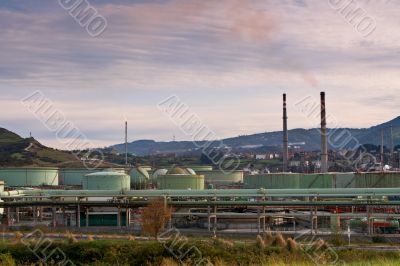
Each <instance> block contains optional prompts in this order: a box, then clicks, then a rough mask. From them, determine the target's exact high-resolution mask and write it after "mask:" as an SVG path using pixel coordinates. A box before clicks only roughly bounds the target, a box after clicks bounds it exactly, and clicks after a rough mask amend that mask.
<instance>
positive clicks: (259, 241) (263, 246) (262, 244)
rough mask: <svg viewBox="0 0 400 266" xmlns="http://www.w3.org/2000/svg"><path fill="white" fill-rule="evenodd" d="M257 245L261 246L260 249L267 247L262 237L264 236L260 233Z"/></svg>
mask: <svg viewBox="0 0 400 266" xmlns="http://www.w3.org/2000/svg"><path fill="white" fill-rule="evenodd" d="M256 246H257V247H258V248H260V249H263V248H265V243H264V240H263V239H262V237H261V236H260V235H257V238H256Z"/></svg>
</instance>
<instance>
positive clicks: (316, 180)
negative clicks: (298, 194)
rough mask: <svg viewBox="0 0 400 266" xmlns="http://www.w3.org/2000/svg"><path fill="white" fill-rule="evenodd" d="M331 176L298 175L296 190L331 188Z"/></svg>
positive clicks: (327, 174)
mask: <svg viewBox="0 0 400 266" xmlns="http://www.w3.org/2000/svg"><path fill="white" fill-rule="evenodd" d="M332 187H334V184H333V175H332V174H330V173H326V174H299V187H298V188H332Z"/></svg>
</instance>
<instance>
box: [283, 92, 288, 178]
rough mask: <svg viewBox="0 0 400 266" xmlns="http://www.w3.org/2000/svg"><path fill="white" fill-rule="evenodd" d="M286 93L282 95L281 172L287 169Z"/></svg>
mask: <svg viewBox="0 0 400 266" xmlns="http://www.w3.org/2000/svg"><path fill="white" fill-rule="evenodd" d="M287 119H288V117H287V111H286V93H284V94H283V156H282V157H283V172H287V168H288V131H287Z"/></svg>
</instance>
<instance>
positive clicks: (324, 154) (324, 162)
mask: <svg viewBox="0 0 400 266" xmlns="http://www.w3.org/2000/svg"><path fill="white" fill-rule="evenodd" d="M327 172H328V141H327V133H326V109H325V92H323V91H322V92H321V173H327Z"/></svg>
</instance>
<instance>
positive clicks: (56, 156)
mask: <svg viewBox="0 0 400 266" xmlns="http://www.w3.org/2000/svg"><path fill="white" fill-rule="evenodd" d="M63 165H64V166H65V165H71V166H82V162H81V161H80V160H79V159H78V158H76V157H75V156H74V155H73V154H72V153H71V152H67V151H60V150H56V149H52V148H49V147H46V146H44V145H42V144H41V143H39V142H38V141H37V140H35V139H34V138H22V137H21V136H19V135H17V134H15V133H13V132H11V131H9V130H7V129H5V128H0V166H32V167H40V166H42V167H44V166H63Z"/></svg>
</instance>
